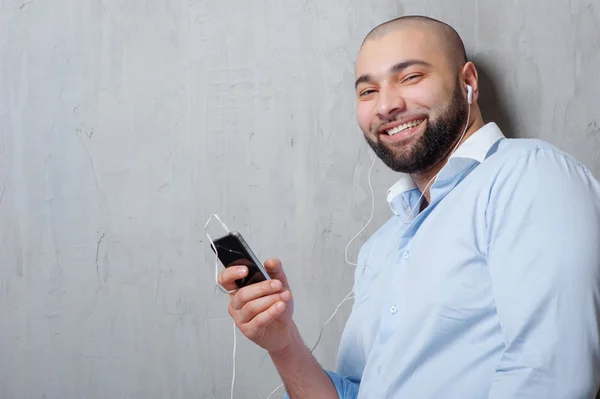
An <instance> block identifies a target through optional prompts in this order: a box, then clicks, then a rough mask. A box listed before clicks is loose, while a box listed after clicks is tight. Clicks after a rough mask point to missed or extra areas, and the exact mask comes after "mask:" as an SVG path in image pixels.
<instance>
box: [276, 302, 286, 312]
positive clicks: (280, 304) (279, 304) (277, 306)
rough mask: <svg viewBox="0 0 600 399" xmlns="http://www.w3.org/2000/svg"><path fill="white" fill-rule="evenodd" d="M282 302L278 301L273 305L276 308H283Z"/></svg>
mask: <svg viewBox="0 0 600 399" xmlns="http://www.w3.org/2000/svg"><path fill="white" fill-rule="evenodd" d="M283 306H284V305H283V302H279V303H278V304H277V305H275V309H277V310H283Z"/></svg>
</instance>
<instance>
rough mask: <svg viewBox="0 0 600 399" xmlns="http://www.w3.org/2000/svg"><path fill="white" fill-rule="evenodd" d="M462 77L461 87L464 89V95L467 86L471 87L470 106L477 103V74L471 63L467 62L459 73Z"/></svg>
mask: <svg viewBox="0 0 600 399" xmlns="http://www.w3.org/2000/svg"><path fill="white" fill-rule="evenodd" d="M461 76H462V85H463V87H464V91H465V93H467V90H468V89H467V85H469V86H471V88H472V94H471V104H474V103H476V102H477V99H478V98H479V75H478V74H477V68H475V64H473V63H472V62H470V61H469V62H467V63H466V64H465V66H464V67H463V68H462V71H461Z"/></svg>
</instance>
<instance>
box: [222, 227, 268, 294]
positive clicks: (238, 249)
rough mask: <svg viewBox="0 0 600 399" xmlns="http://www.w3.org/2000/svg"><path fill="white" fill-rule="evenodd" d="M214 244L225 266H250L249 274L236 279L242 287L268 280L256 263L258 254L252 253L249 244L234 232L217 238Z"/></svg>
mask: <svg viewBox="0 0 600 399" xmlns="http://www.w3.org/2000/svg"><path fill="white" fill-rule="evenodd" d="M238 234H239V233H238ZM214 244H215V247H216V248H217V255H218V257H219V260H220V261H221V263H222V264H223V266H225V267H230V266H246V267H248V275H246V277H244V278H241V279H239V280H236V281H235V283H236V284H237V286H238V287H240V288H242V287H245V286H246V285H249V284H254V283H258V282H260V281H264V280H266V278H265V275H264V274H263V272H262V271H261V270H260V268H259V267H258V266H257V264H256V262H257V261H258V259H256V256H255V255H254V254H253V253H252V250H251V249H250V248H249V247H247V245H244V244H243V243H242V241H241V240H240V238H239V237H237V236H236V235H234V233H229V234H227V235H226V236H224V237H221V238H219V239H217V240H215V241H214ZM211 248H212V246H211ZM213 252H214V249H213Z"/></svg>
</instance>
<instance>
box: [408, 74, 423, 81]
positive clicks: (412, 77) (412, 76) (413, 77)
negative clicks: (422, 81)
mask: <svg viewBox="0 0 600 399" xmlns="http://www.w3.org/2000/svg"><path fill="white" fill-rule="evenodd" d="M419 77H421V75H410V76H409V77H407V78H406V79H404V81H405V82H407V81H409V80H414V79H416V78H419Z"/></svg>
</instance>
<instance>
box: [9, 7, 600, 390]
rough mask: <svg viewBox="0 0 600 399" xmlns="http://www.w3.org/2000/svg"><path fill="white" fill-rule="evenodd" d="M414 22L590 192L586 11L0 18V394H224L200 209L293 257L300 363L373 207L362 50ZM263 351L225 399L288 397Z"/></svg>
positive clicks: (381, 178)
mask: <svg viewBox="0 0 600 399" xmlns="http://www.w3.org/2000/svg"><path fill="white" fill-rule="evenodd" d="M409 13H422V14H427V15H431V16H434V17H439V18H442V19H445V20H446V21H448V22H449V23H451V24H453V25H454V26H455V27H456V28H457V29H458V30H459V32H460V33H461V34H462V35H463V37H464V40H465V43H466V45H467V47H468V51H469V53H470V55H471V56H472V57H473V59H474V60H475V61H476V62H477V64H478V65H480V66H481V68H482V70H481V76H482V82H483V87H482V90H483V93H482V96H483V99H482V103H483V107H484V112H485V115H486V116H487V117H488V118H493V119H495V120H497V121H498V122H499V123H500V125H501V126H502V127H503V128H505V129H506V131H507V133H508V134H510V135H512V136H517V137H528V136H533V137H540V138H542V139H545V140H547V141H550V142H552V143H554V144H556V145H558V146H560V147H561V148H563V149H565V150H567V151H568V152H570V153H572V154H574V155H575V156H577V157H578V158H579V159H580V160H581V161H583V162H584V163H585V164H587V165H588V166H589V167H590V168H591V169H592V170H593V172H594V173H595V174H596V176H598V175H600V158H599V157H598V153H599V150H600V107H599V105H600V104H599V99H600V74H599V73H598V71H599V70H600V36H599V31H600V4H599V3H598V2H597V1H596V0H572V1H569V2H565V1H562V0H546V1H544V2H534V1H524V0H523V1H519V0H509V1H495V0H494V1H476V0H473V1H467V0H462V1H454V2H449V1H402V2H400V1H391V0H368V1H367V0H351V1H340V0H335V1H327V2H325V1H320V2H317V1H286V2H283V1H252V2H250V1H242V0H237V1H216V0H215V1H210V2H209V1H204V2H202V1H191V0H185V1H184V0H144V1H141V0H132V1H115V0H52V1H44V0H33V1H26V0H19V1H17V0H0V193H1V196H0V226H1V227H0V260H1V264H0V318H1V319H0V320H1V321H0V397H1V398H9V399H12V398H27V399H31V398H49V399H50V398H92V399H101V398H192V397H194V398H225V397H229V388H230V378H231V367H232V360H231V346H232V332H231V321H230V319H229V318H228V316H227V312H226V298H225V297H224V296H223V295H222V294H220V293H219V292H217V293H215V290H214V284H213V269H212V265H213V264H212V257H211V252H210V250H209V249H208V246H207V243H206V240H205V238H204V234H203V225H204V222H205V221H206V219H207V218H208V216H209V215H210V213H212V212H217V213H219V214H220V215H221V216H222V217H223V218H224V220H225V221H226V222H227V223H228V224H229V225H230V227H232V228H235V229H238V230H240V231H241V232H242V233H243V234H244V235H245V236H246V237H247V238H248V241H249V242H250V244H251V245H252V246H253V247H254V248H255V249H256V251H257V252H258V254H259V256H261V257H262V258H267V257H273V256H277V257H280V258H282V259H283V261H284V264H285V266H286V268H287V271H288V274H289V277H290V279H291V282H292V284H293V288H294V294H295V297H296V320H297V322H298V323H299V325H300V328H301V330H302V332H303V333H304V337H305V338H306V341H307V343H309V344H312V343H313V342H314V340H315V339H316V337H317V335H318V330H319V327H320V326H321V324H322V323H323V322H324V321H325V320H326V319H327V318H328V317H329V315H330V313H331V311H332V310H333V309H334V307H335V305H337V303H338V302H339V301H340V300H341V299H342V297H343V296H344V295H345V294H346V293H347V292H348V290H349V289H350V287H351V284H352V280H353V276H352V273H353V270H352V268H351V267H350V266H347V265H345V264H344V256H343V251H344V247H345V245H346V243H347V241H348V240H349V239H350V238H351V237H352V235H353V234H354V232H356V231H358V229H359V228H360V227H361V226H362V225H363V223H364V222H365V221H366V220H367V217H368V213H369V210H370V199H369V190H368V186H367V184H366V174H367V171H368V167H369V165H370V160H371V158H370V157H371V155H370V153H369V152H368V151H367V147H366V145H365V143H364V140H363V138H362V136H361V133H360V131H359V129H358V127H357V126H356V123H355V114H354V94H353V88H352V82H353V73H354V72H353V63H354V59H355V55H356V51H357V49H358V46H359V44H360V41H361V40H362V38H363V36H364V35H365V34H366V33H367V31H368V30H369V29H370V28H371V27H373V26H374V25H375V24H377V23H380V22H382V21H384V20H386V19H389V18H392V17H395V16H398V15H401V14H409ZM373 182H374V187H375V190H376V204H377V210H376V216H375V221H374V223H373V224H372V225H371V226H370V227H369V229H368V230H367V233H368V232H372V231H373V229H374V228H375V227H376V226H377V225H378V224H379V223H381V222H382V221H383V220H384V219H385V218H386V217H387V216H388V215H389V209H388V207H387V204H386V203H385V201H384V195H385V190H386V188H387V187H388V186H389V185H390V184H392V183H393V182H394V175H393V174H392V173H390V172H388V171H386V170H385V167H384V166H383V165H382V164H381V163H379V162H377V163H376V166H375V170H374V173H373ZM365 237H366V236H365V235H362V236H361V237H360V238H359V240H358V242H356V243H355V245H353V246H352V250H351V255H352V257H353V258H354V257H355V255H356V253H357V249H358V245H359V243H360V242H361V241H364V239H365ZM349 307H350V305H349V304H348V305H347V306H346V305H345V306H344V307H343V308H342V310H341V312H340V314H339V316H336V318H334V320H333V321H332V323H331V324H330V325H329V326H328V328H327V329H326V330H325V333H324V337H323V340H322V342H321V345H320V346H319V348H318V349H317V350H316V352H315V353H316V355H317V358H318V359H319V360H320V361H321V362H322V363H323V365H324V366H326V367H332V366H333V365H334V359H335V355H336V349H337V343H338V340H339V336H340V332H341V329H342V328H343V325H344V321H345V318H346V317H347V314H348V309H349ZM263 356H264V353H263V352H262V351H261V350H259V349H257V348H256V347H254V346H253V345H251V344H250V343H248V342H246V341H241V340H240V341H238V356H237V367H238V377H237V382H236V398H264V397H266V395H267V394H268V393H269V392H270V391H271V390H272V389H273V388H274V387H276V386H277V385H278V384H279V380H278V378H277V374H276V372H275V370H274V368H273V366H272V365H271V364H270V362H269V360H268V359H266V360H265V359H263Z"/></svg>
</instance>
